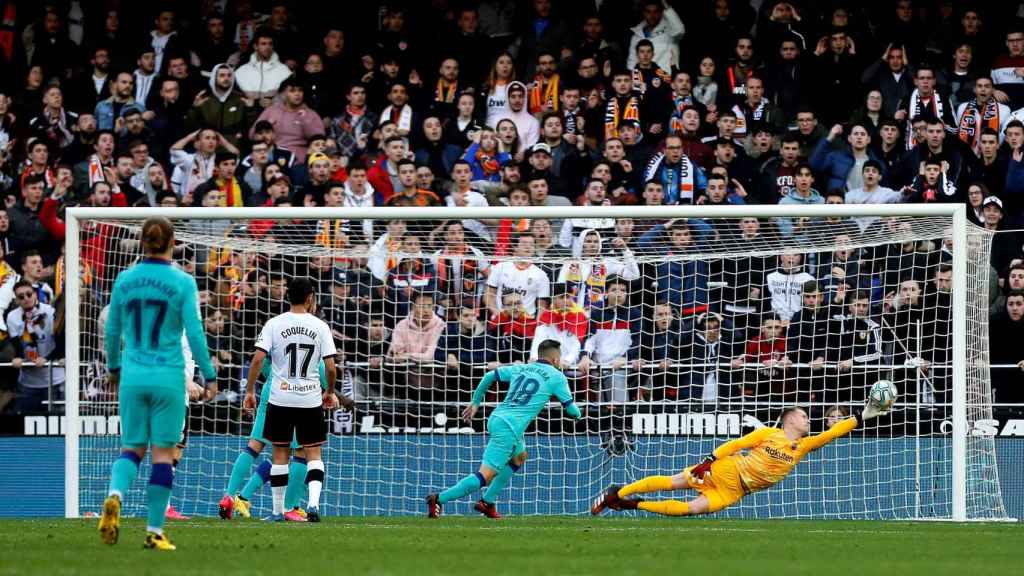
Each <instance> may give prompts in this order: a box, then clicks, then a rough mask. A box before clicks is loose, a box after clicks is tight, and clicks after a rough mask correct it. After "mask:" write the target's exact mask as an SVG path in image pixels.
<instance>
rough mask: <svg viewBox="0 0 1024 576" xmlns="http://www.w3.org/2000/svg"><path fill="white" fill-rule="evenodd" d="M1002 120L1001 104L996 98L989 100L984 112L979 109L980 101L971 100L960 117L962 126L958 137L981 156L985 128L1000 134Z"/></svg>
mask: <svg viewBox="0 0 1024 576" xmlns="http://www.w3.org/2000/svg"><path fill="white" fill-rule="evenodd" d="M1001 120H1002V118H1000V117H999V103H998V102H996V100H995V98H989V100H988V102H986V103H985V108H984V109H983V110H982V109H980V108H979V107H978V100H977V99H971V101H970V102H968V103H967V107H966V108H964V114H963V116H961V117H960V126H959V131H958V133H957V135H958V136H959V137H960V139H961V140H963V141H964V142H966V143H967V144H970V146H971V149H972V150H974V153H975V154H981V132H982V131H983V130H984V129H985V127H988V128H991V129H993V130H995V131H996V133H998V132H999V125H1000V121H1001Z"/></svg>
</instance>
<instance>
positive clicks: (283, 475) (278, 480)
mask: <svg viewBox="0 0 1024 576" xmlns="http://www.w3.org/2000/svg"><path fill="white" fill-rule="evenodd" d="M276 484H280V486H276ZM287 489H288V465H287V464H274V465H273V466H271V467H270V491H271V493H273V495H274V514H275V515H276V514H284V493H285V490H287Z"/></svg>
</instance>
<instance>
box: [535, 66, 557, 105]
mask: <svg viewBox="0 0 1024 576" xmlns="http://www.w3.org/2000/svg"><path fill="white" fill-rule="evenodd" d="M558 80H559V78H558V74H552V75H551V78H548V79H547V82H545V81H544V75H543V74H538V75H537V77H536V78H534V79H533V83H532V84H530V113H531V114H538V113H540V112H543V111H544V106H545V105H546V104H550V105H551V111H552V112H558Z"/></svg>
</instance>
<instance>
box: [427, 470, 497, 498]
mask: <svg viewBox="0 0 1024 576" xmlns="http://www.w3.org/2000/svg"><path fill="white" fill-rule="evenodd" d="M486 484H487V482H485V481H484V477H483V476H482V475H481V474H480V473H479V472H474V473H472V474H470V475H469V476H466V477H465V478H463V479H462V480H459V483H458V484H456V485H455V486H452V487H451V488H449V489H447V490H445V491H444V492H441V494H439V495H438V497H437V501H438V502H440V503H441V504H444V503H445V502H451V501H452V500H458V499H459V498H462V497H463V496H465V495H466V494H469V493H472V492H476V491H477V490H479V489H480V487H481V486H484V485H486Z"/></svg>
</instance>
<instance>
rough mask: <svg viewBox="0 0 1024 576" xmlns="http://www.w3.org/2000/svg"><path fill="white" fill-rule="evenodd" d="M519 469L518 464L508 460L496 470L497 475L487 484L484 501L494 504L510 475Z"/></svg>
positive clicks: (510, 477)
mask: <svg viewBox="0 0 1024 576" xmlns="http://www.w3.org/2000/svg"><path fill="white" fill-rule="evenodd" d="M518 470H519V466H518V465H516V464H515V463H514V462H512V461H511V460H509V462H508V465H507V466H505V467H504V468H502V469H501V472H498V475H497V476H495V477H494V480H491V484H490V485H489V486H487V491H486V492H484V502H488V503H490V504H494V503H495V502H497V501H498V494H500V493H501V491H502V490H504V489H505V486H507V485H508V481H509V480H511V479H512V475H513V474H515V473H516V472H517V471H518Z"/></svg>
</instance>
